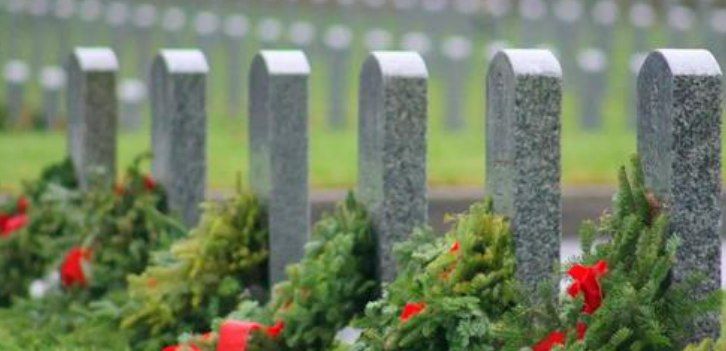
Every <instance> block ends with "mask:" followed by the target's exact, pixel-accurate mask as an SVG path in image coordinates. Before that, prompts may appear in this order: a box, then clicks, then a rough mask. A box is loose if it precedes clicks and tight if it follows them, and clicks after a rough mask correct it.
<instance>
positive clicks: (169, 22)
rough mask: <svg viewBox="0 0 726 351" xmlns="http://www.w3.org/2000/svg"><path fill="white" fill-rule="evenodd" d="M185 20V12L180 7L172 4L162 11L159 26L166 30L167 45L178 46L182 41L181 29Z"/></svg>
mask: <svg viewBox="0 0 726 351" xmlns="http://www.w3.org/2000/svg"><path fill="white" fill-rule="evenodd" d="M186 22H187V14H186V12H184V9H183V8H181V7H176V6H172V7H169V8H167V9H166V10H165V11H164V15H163V17H162V19H161V27H162V28H163V29H164V31H165V32H166V37H167V40H168V43H169V45H172V46H179V45H180V44H181V42H182V34H183V33H182V31H183V30H184V26H185V25H186Z"/></svg>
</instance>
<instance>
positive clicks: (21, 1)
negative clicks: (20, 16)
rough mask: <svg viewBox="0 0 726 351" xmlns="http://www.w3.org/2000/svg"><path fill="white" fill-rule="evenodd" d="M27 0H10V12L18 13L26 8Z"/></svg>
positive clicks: (8, 8)
mask: <svg viewBox="0 0 726 351" xmlns="http://www.w3.org/2000/svg"><path fill="white" fill-rule="evenodd" d="M25 6H26V4H25V0H10V1H8V6H7V10H8V12H9V13H12V14H17V13H21V12H23V10H25Z"/></svg>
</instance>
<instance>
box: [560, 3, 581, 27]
mask: <svg viewBox="0 0 726 351" xmlns="http://www.w3.org/2000/svg"><path fill="white" fill-rule="evenodd" d="M583 11H584V9H583V5H582V3H581V2H580V1H577V0H560V1H558V2H556V3H555V5H554V13H555V16H556V17H557V19H559V20H560V21H562V22H566V23H573V22H577V20H579V19H580V17H582V12H583Z"/></svg>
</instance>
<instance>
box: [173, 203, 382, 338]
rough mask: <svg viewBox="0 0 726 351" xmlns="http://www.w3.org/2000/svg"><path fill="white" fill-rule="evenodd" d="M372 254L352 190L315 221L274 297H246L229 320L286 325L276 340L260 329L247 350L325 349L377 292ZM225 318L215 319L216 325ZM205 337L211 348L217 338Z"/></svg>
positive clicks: (365, 218) (366, 225)
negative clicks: (302, 251)
mask: <svg viewBox="0 0 726 351" xmlns="http://www.w3.org/2000/svg"><path fill="white" fill-rule="evenodd" d="M374 254H375V242H374V241H373V237H372V233H371V228H370V223H369V219H368V216H367V214H366V211H365V210H364V208H363V206H361V205H360V204H359V203H358V202H356V201H355V199H354V197H353V195H352V194H349V195H348V198H347V199H346V201H345V202H344V203H341V204H339V205H338V206H337V207H336V209H335V211H334V212H333V213H332V214H325V215H324V216H323V218H322V219H321V220H320V221H319V222H318V223H317V224H316V225H315V227H314V229H313V232H312V234H311V239H310V241H309V242H308V244H307V245H306V247H305V255H304V257H303V258H302V260H301V261H300V262H299V263H296V264H293V265H291V266H289V267H288V268H287V274H288V280H287V281H284V282H282V283H279V284H278V285H276V286H275V287H274V288H273V294H272V298H271V301H270V302H269V303H268V304H266V305H264V306H260V305H259V304H258V303H257V302H253V301H250V300H249V299H247V300H245V301H243V302H242V303H241V304H240V306H239V307H238V308H237V309H236V310H235V311H234V312H233V313H231V314H229V315H228V316H227V317H225V319H235V320H242V321H255V322H258V323H262V324H264V325H268V326H269V325H273V324H274V323H277V322H283V323H284V325H285V327H284V329H283V332H282V334H281V335H280V336H279V337H277V338H275V339H274V340H273V339H270V338H269V337H267V336H265V335H264V334H263V333H261V332H260V333H258V334H257V335H255V336H254V337H253V338H252V340H251V341H250V344H249V347H248V350H252V351H257V350H300V351H303V350H324V349H326V348H328V347H329V345H330V344H331V343H332V342H333V338H334V337H335V334H336V332H337V331H338V330H339V329H341V328H342V327H344V326H346V325H347V324H348V323H349V322H350V320H351V319H353V318H354V317H355V316H356V315H358V314H360V313H362V311H363V309H364V307H365V305H366V303H367V302H368V301H370V300H371V299H373V297H374V296H375V293H376V290H377V284H376V283H375V280H374V279H375V278H374V260H373V259H372V258H373V257H374ZM222 321H223V320H221V319H220V320H217V321H216V322H215V327H214V328H213V329H215V330H216V329H218V327H219V324H220V323H221V322H222ZM183 339H184V338H183ZM204 339H205V338H204V337H196V338H193V340H192V342H194V343H195V344H196V345H197V346H199V347H201V348H202V350H204V351H207V350H209V351H213V350H214V349H215V344H216V342H211V343H209V342H205V341H204Z"/></svg>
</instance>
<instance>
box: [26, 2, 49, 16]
mask: <svg viewBox="0 0 726 351" xmlns="http://www.w3.org/2000/svg"><path fill="white" fill-rule="evenodd" d="M28 12H29V13H30V14H31V15H33V16H36V17H41V16H45V15H46V14H47V13H48V0H35V1H33V2H32V3H31V4H30V8H29V9H28Z"/></svg>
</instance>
